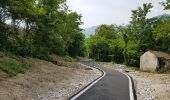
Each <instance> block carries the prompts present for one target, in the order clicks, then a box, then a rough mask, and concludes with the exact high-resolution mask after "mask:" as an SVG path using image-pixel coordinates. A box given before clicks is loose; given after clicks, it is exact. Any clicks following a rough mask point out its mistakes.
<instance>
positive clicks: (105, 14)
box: [67, 0, 170, 28]
mask: <svg viewBox="0 0 170 100" xmlns="http://www.w3.org/2000/svg"><path fill="white" fill-rule="evenodd" d="M162 1H165V0H67V5H68V6H69V9H70V10H72V11H74V12H77V13H78V14H81V15H82V16H83V17H82V22H84V24H83V25H81V28H89V27H91V26H97V25H100V24H117V25H123V24H128V23H129V21H130V20H131V19H130V17H131V14H132V13H131V10H136V9H137V8H138V7H139V6H142V4H143V3H152V4H153V6H154V8H152V10H151V13H149V14H148V18H151V17H154V16H157V15H161V14H165V13H167V14H170V11H165V10H163V7H162V6H161V5H160V4H159V2H162Z"/></svg>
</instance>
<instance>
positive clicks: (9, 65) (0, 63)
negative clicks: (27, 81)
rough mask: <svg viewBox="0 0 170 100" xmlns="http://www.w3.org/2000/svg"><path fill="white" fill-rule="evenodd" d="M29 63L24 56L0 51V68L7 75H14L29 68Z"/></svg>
mask: <svg viewBox="0 0 170 100" xmlns="http://www.w3.org/2000/svg"><path fill="white" fill-rule="evenodd" d="M30 67H31V65H29V64H28V63H27V61H26V59H25V58H22V57H19V56H16V55H12V54H9V53H2V52H0V70H2V71H3V72H5V73H7V74H8V75H9V76H15V75H17V74H18V73H24V72H25V71H26V70H27V69H29V68H30Z"/></svg>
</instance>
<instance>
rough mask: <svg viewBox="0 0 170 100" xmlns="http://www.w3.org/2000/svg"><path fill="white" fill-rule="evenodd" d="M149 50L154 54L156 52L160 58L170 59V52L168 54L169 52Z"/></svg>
mask: <svg viewBox="0 0 170 100" xmlns="http://www.w3.org/2000/svg"><path fill="white" fill-rule="evenodd" d="M149 52H151V53H152V54H154V55H155V56H156V57H158V58H163V59H166V60H170V54H168V53H165V52H161V51H152V50H150V51H149Z"/></svg>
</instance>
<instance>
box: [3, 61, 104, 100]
mask: <svg viewBox="0 0 170 100" xmlns="http://www.w3.org/2000/svg"><path fill="white" fill-rule="evenodd" d="M28 60H29V62H30V63H31V64H32V65H33V67H31V69H29V70H28V71H26V73H25V74H18V75H17V76H14V77H8V75H6V74H5V73H3V72H0V75H1V76H0V100H66V99H67V98H68V97H70V96H71V95H73V94H74V93H76V92H77V91H78V90H80V89H81V88H83V87H84V86H86V85H87V84H88V83H90V82H91V81H93V80H94V79H96V78H98V77H99V76H100V75H101V72H100V71H98V70H96V69H92V70H86V69H87V66H82V65H80V64H76V65H75V64H74V66H75V67H74V68H73V67H69V66H67V67H66V66H58V65H55V64H52V63H50V62H47V61H42V60H38V59H28ZM70 66H71V65H70ZM76 66H77V67H76Z"/></svg>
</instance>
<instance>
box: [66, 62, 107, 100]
mask: <svg viewBox="0 0 170 100" xmlns="http://www.w3.org/2000/svg"><path fill="white" fill-rule="evenodd" d="M81 64H83V63H81ZM83 65H85V64H83ZM86 66H88V65H86ZM89 67H91V66H89ZM93 68H95V69H98V70H99V71H101V72H102V75H101V76H100V77H98V78H97V79H96V80H94V81H93V82H91V83H89V84H88V85H87V86H85V87H84V88H83V89H81V90H80V91H78V92H77V93H76V94H74V95H73V96H71V97H70V98H69V99H68V100H75V99H77V98H78V97H80V96H81V95H82V94H83V93H85V92H86V91H87V90H88V89H90V88H91V87H92V86H93V85H95V84H96V83H97V82H98V81H100V80H101V79H102V78H103V77H104V76H105V75H106V73H105V72H104V71H103V70H101V69H100V68H97V67H95V66H94V67H93Z"/></svg>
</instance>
